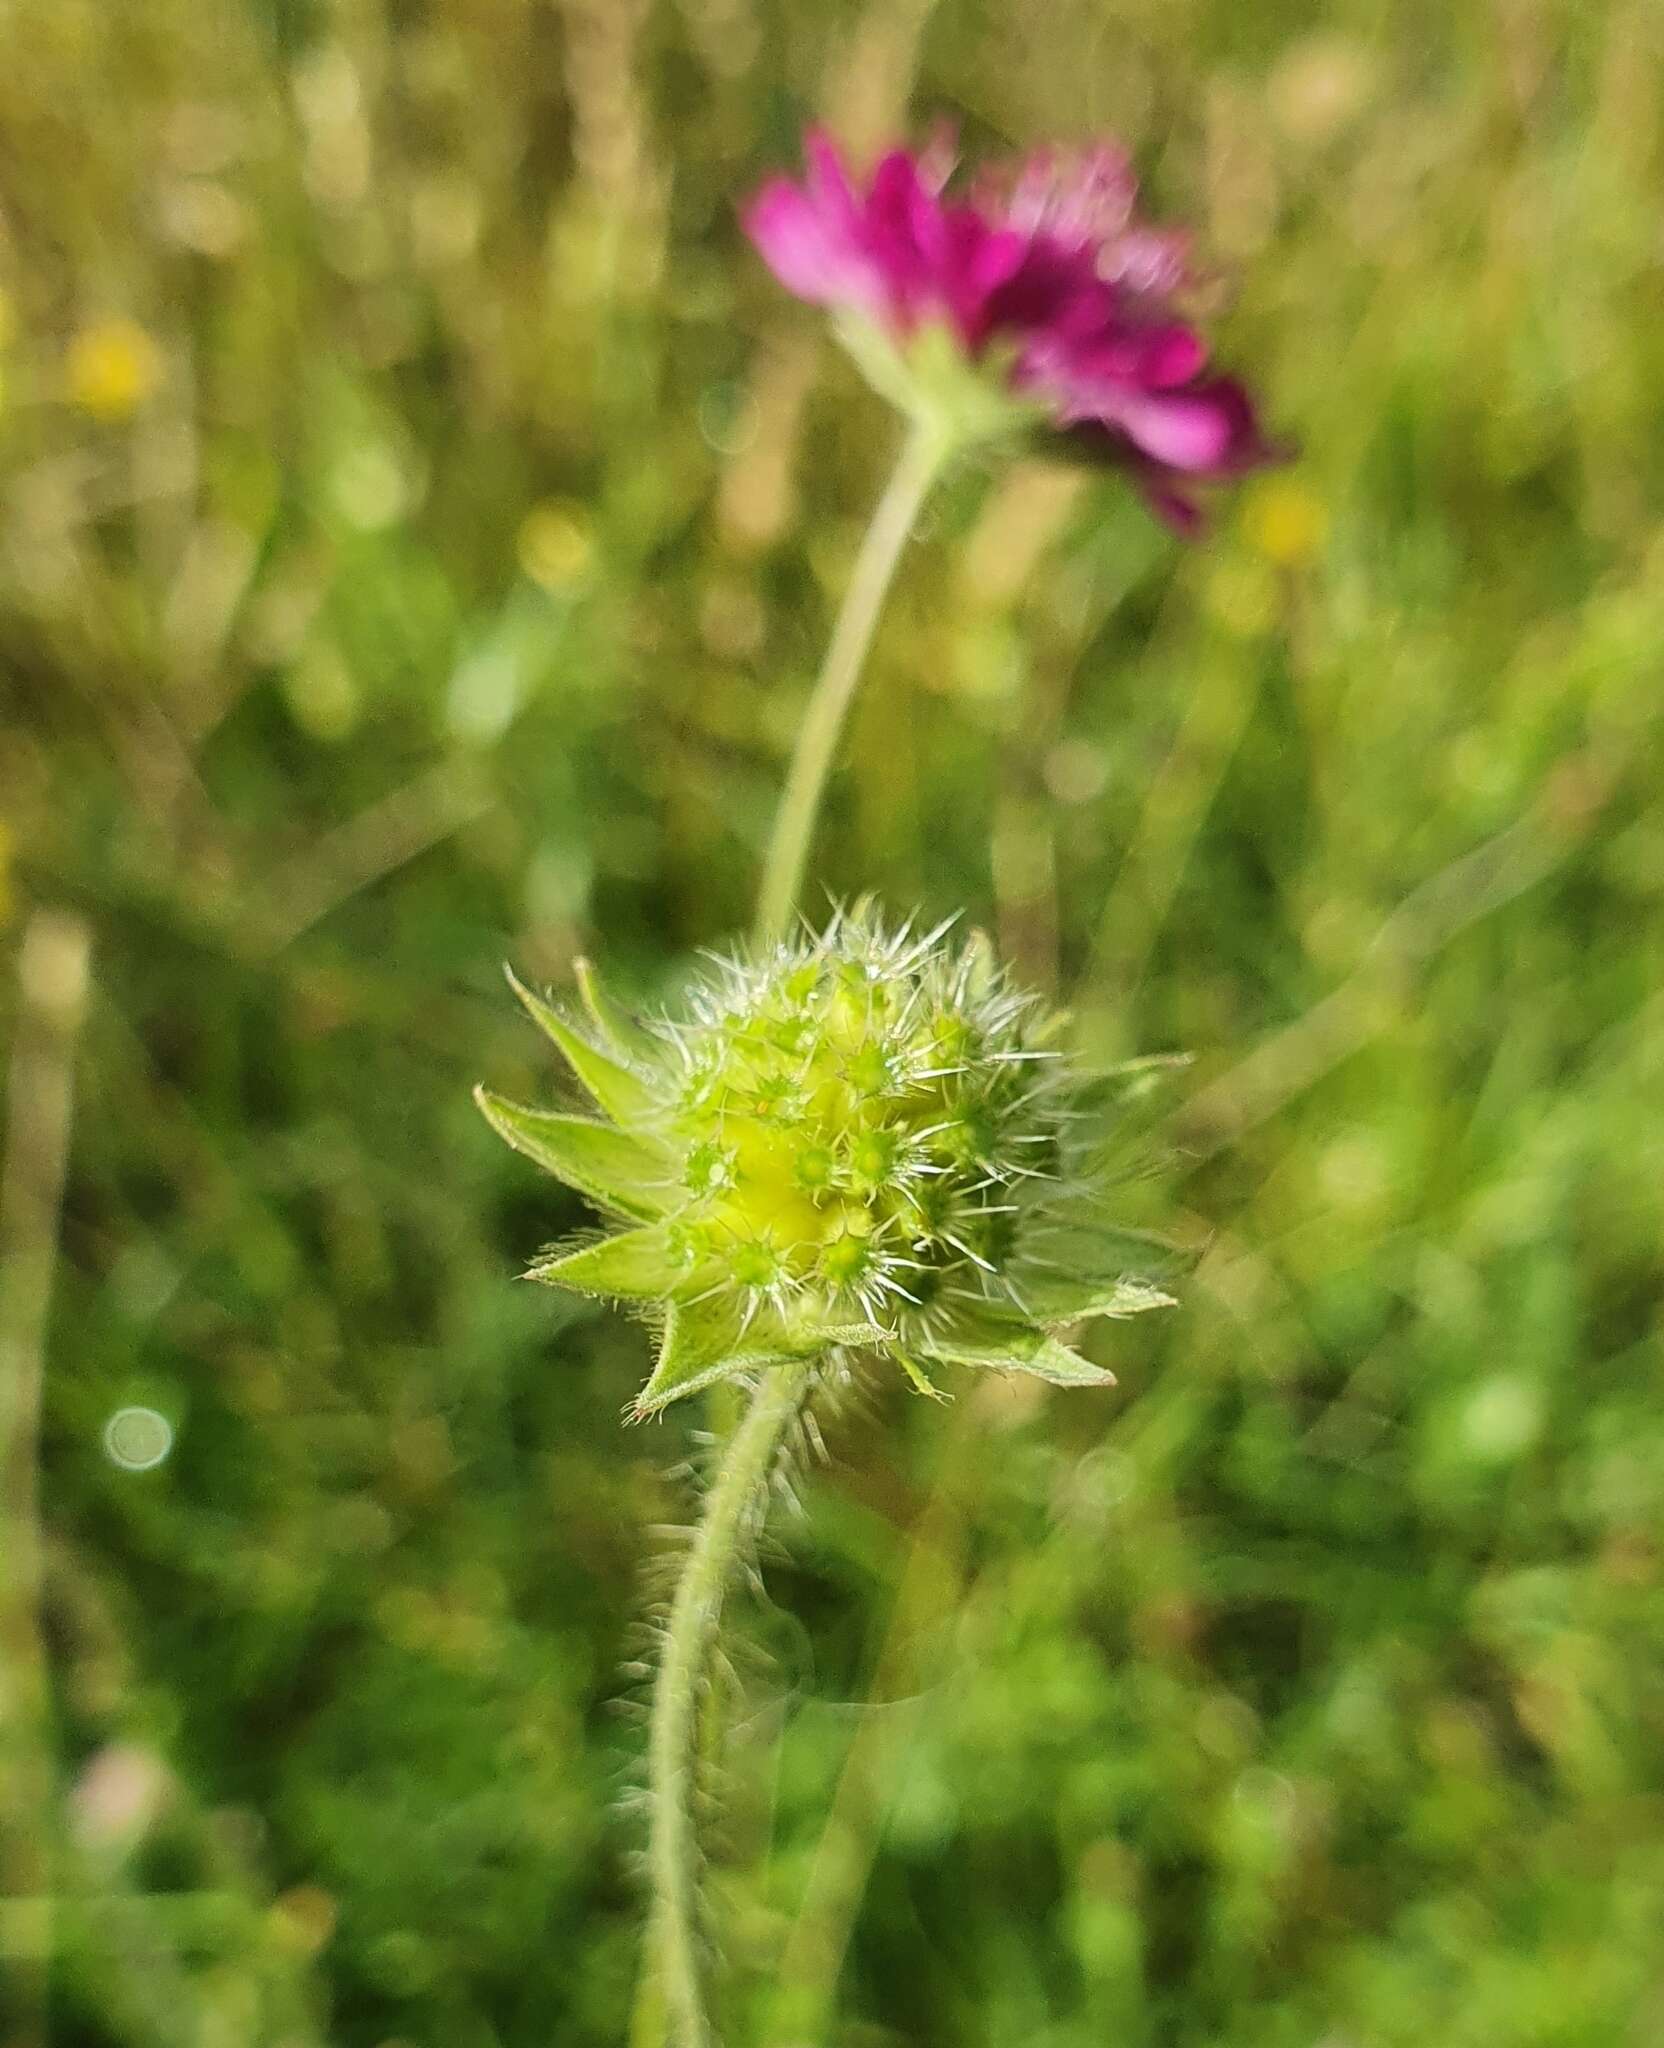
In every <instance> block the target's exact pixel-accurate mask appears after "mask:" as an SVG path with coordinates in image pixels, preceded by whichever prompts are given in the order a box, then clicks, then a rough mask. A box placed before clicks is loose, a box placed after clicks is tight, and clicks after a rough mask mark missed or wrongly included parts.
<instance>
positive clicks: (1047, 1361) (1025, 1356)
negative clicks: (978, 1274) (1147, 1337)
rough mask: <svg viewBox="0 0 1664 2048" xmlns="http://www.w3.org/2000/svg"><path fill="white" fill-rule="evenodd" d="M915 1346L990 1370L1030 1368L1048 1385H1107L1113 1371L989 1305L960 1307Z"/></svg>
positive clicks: (1111, 1383) (955, 1362)
mask: <svg viewBox="0 0 1664 2048" xmlns="http://www.w3.org/2000/svg"><path fill="white" fill-rule="evenodd" d="M919 1349H920V1350H922V1351H924V1352H926V1353H928V1354H929V1356H930V1357H932V1358H942V1359H946V1360H948V1361H949V1362H950V1363H951V1364H953V1365H974V1366H980V1367H982V1368H983V1369H985V1370H990V1371H994V1372H1026V1373H1032V1374H1033V1375H1034V1377H1035V1378H1036V1379H1042V1380H1050V1382H1051V1383H1052V1385H1053V1386H1054V1387H1112V1386H1114V1384H1115V1375H1114V1373H1112V1372H1106V1371H1105V1370H1104V1368H1103V1367H1102V1366H1101V1365H1094V1364H1093V1363H1092V1362H1091V1360H1090V1359H1087V1358H1082V1357H1081V1356H1080V1355H1079V1353H1078V1352H1074V1351H1071V1350H1070V1349H1069V1347H1068V1345H1066V1344H1060V1343H1059V1342H1058V1341H1057V1339H1056V1338H1055V1337H1051V1336H1048V1335H1047V1333H1046V1332H1045V1331H1044V1330H1037V1329H1035V1328H1034V1326H1033V1324H1031V1323H1021V1322H1018V1321H1016V1320H1015V1319H1014V1318H1009V1317H1006V1316H1002V1315H999V1314H997V1313H996V1312H995V1311H993V1310H986V1311H980V1310H974V1309H970V1310H967V1311H965V1313H964V1314H962V1315H960V1316H957V1317H956V1318H955V1319H954V1321H953V1322H952V1323H951V1324H949V1325H947V1326H945V1327H944V1328H942V1329H940V1330H933V1331H932V1332H931V1333H930V1335H929V1336H928V1337H926V1338H924V1339H922V1340H921V1342H920V1344H919Z"/></svg>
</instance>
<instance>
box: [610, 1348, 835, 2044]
mask: <svg viewBox="0 0 1664 2048" xmlns="http://www.w3.org/2000/svg"><path fill="white" fill-rule="evenodd" d="M811 1369H812V1361H811V1360H808V1359H800V1360H794V1361H792V1362H790V1363H788V1364H783V1365H775V1366H770V1367H769V1369H768V1370H767V1371H766V1372H765V1373H764V1374H763V1375H762V1377H761V1379H760V1380H759V1381H758V1383H757V1390H756V1392H755V1393H754V1394H753V1395H752V1397H751V1403H750V1406H749V1407H748V1408H747V1409H746V1411H745V1414H744V1416H743V1418H742V1419H741V1421H740V1424H739V1427H738V1428H737V1429H736V1430H735V1431H734V1433H733V1435H732V1436H731V1437H730V1438H729V1439H728V1441H727V1442H726V1443H725V1444H724V1445H723V1446H722V1447H721V1453H720V1457H719V1461H718V1463H717V1466H716V1469H715V1473H714V1475H713V1477H712V1480H711V1485H710V1490H709V1492H708V1493H707V1494H706V1496H705V1512H704V1514H703V1516H702V1517H701V1519H700V1522H699V1526H698V1528H697V1530H696V1531H695V1532H694V1539H693V1547H692V1549H691V1550H690V1551H689V1552H688V1556H687V1562H686V1564H685V1565H684V1566H683V1567H682V1575H681V1578H680V1579H679V1581H678V1582H677V1586H676V1596H675V1599H674V1600H673V1601H672V1603H671V1608H670V1622H669V1626H668V1628H667V1629H666V1631H665V1638H664V1654H663V1658H662V1660H661V1662H660V1664H659V1671H658V1678H657V1682H656V1683H655V1685H654V1688H653V1711H652V1720H651V1723H650V1726H649V1731H648V1741H647V1763H648V1783H649V1790H650V1794H651V1802H652V1803H651V1820H650V1822H649V1832H648V1839H647V1866H648V1876H649V1880H650V1883H651V1887H652V1925H651V1928H650V1930H649V1955H650V1966H649V1970H648V1973H647V1978H646V1980H645V1982H644V1985H643V1989H642V1994H641V1997H642V2003H643V2006H644V2007H647V2008H649V2010H650V2011H651V2012H652V2013H653V2014H654V2016H655V2017H654V2018H648V2019H647V2020H646V2024H643V2023H642V2020H643V2017H644V2016H643V2015H642V2014H640V2013H639V2012H638V2024H637V2027H636V2029H635V2034H634V2038H637V2039H641V2038H644V2037H647V2038H650V2037H651V2035H653V2034H656V2035H657V2037H658V2038H659V2039H661V2040H663V2041H665V2042H667V2043H668V2048H711V2044H712V2042H713V2039H714V2037H713V2035H712V2032H711V2025H710V2021H709V2019H708V2017H707V2016H706V2012H705V2000H704V1991H703V1986H702V1982H701V1979H702V1972H701V1970H700V1963H699V1947H700V1937H699V1925H698V1873H699V1842H698V1836H697V1830H696V1825H695V1819H694V1793H695V1788H696V1780H697V1777H698V1766H699V1722H700V1702H701V1700H702V1699H703V1696H704V1690H705V1678H706V1666H707V1664H708V1662H709V1660H710V1653H711V1646H712V1644H713V1643H714V1642H715V1640H716V1632H717V1624H718V1623H719V1621H720V1620H721V1618H722V1602H723V1597H724V1595H725V1593H726V1592H727V1588H728V1582H729V1579H730V1578H731V1577H732V1575H733V1571H734V1566H735V1563H736V1561H737V1559H738V1558H739V1556H740V1555H741V1553H742V1550H743V1548H744V1546H745V1545H746V1543H748V1542H749V1540H750V1539H751V1537H752V1535H753V1533H754V1532H755V1530H756V1528H757V1526H758V1525H759V1524H760V1523H761V1521H762V1518H763V1511H764V1509H765V1508H766V1506H767V1503H768V1489H769V1479H770V1476H771V1475H772V1473H773V1471H774V1466H775V1460H776V1458H777V1457H778V1455H779V1451H780V1445H781V1441H782V1439H783V1438H784V1436H785V1434H786V1431H787V1430H788V1429H789V1428H790V1426H791V1424H792V1421H793V1419H794V1418H795V1417H796V1415H797V1412H798V1409H799V1408H800V1406H801V1405H802V1401H803V1395H804V1392H805V1390H806V1388H807V1385H808V1380H809V1374H810V1371H811Z"/></svg>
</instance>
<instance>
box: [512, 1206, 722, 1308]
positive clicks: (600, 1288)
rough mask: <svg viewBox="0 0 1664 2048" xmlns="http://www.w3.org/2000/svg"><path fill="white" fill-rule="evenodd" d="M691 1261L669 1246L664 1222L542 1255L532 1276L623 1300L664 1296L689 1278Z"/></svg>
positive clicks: (550, 1284)
mask: <svg viewBox="0 0 1664 2048" xmlns="http://www.w3.org/2000/svg"><path fill="white" fill-rule="evenodd" d="M689 1277H690V1276H689V1274H688V1269H687V1267H686V1265H685V1264H684V1263H683V1262H682V1261H681V1260H679V1259H678V1258H677V1257H676V1256H675V1255H674V1253H673V1252H672V1251H671V1249H670V1237H669V1233H668V1232H667V1231H666V1230H665V1229H664V1227H663V1226H662V1225H660V1224H654V1225H650V1226H649V1227H648V1228H647V1229H645V1230H625V1231H621V1232H620V1233H619V1235H618V1236H616V1237H603V1238H601V1239H600V1240H599V1241H598V1242H597V1243H595V1244H586V1245H581V1246H579V1248H578V1249H577V1250H576V1251H571V1252H560V1253H557V1254H556V1255H555V1256H554V1257H553V1258H547V1259H539V1260H538V1261H537V1262H536V1264H535V1265H532V1266H529V1267H528V1268H527V1269H526V1278H527V1279H528V1280H540V1281H541V1282H542V1283H543V1284H544V1286H546V1287H570V1288H572V1289H573V1291H574V1292H575V1293H578V1294H606V1295H611V1296H612V1297H613V1298H614V1299H615V1300H619V1301H662V1300H665V1299H666V1298H667V1297H669V1296H671V1295H673V1294H674V1293H675V1292H676V1290H677V1289H678V1288H679V1287H686V1286H687V1285H688V1284H689Z"/></svg>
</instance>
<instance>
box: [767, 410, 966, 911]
mask: <svg viewBox="0 0 1664 2048" xmlns="http://www.w3.org/2000/svg"><path fill="white" fill-rule="evenodd" d="M946 454H947V447H946V443H945V441H944V439H943V437H942V436H941V435H940V434H937V433H932V432H931V431H930V430H929V429H927V428H924V427H915V428H914V429H913V431H912V433H911V434H910V435H909V436H908V438H907V440H906V442H905V443H904V444H903V447H902V451H901V455H900V457H899V459H898V460H897V463H896V466H895V469H894V471H893V472H892V474H891V477H890V481H889V483H888V484H887V485H886V486H885V489H884V495H883V497H882V498H880V499H879V501H878V508H877V510H876V511H875V512H874V513H873V518H872V524H871V525H870V526H869V527H868V528H867V534H866V538H865V540H863V541H862V543H861V552H860V554H859V555H858V556H857V557H856V560H855V567H854V569H853V571H852V572H851V574H850V579H849V588H848V589H847V590H846V591H845V592H844V601H843V605H842V608H841V609H840V611H839V613H838V622H837V624H836V626H834V628H833V629H832V639H831V643H830V645H829V646H828V647H827V650H826V660H825V662H824V663H823V665H822V667H821V672H820V675H819V676H818V677H817V679H816V681H815V687H814V691H813V693H812V694H811V696H810V698H809V708H808V710H807V711H806V712H805V713H804V717H803V724H802V727H801V728H800V730H799V732H798V736H797V745H796V747H795V749H794V750H793V753H792V761H791V767H790V768H789V770H788V771H787V774H786V787H785V790H784V793H783V794H782V796H781V798H780V808H779V810H778V811H777V812H776V814H775V819H774V836H773V838H772V839H771V840H770V842H769V849H768V858H767V860H766V861H765V863H764V865H763V879H762V885H761V887H760V889H759V891H758V897H757V921H756V927H755V935H756V937H757V938H758V940H759V941H761V942H763V943H765V944H766V943H768V942H770V941H772V940H775V939H778V938H780V937H781V936H782V935H783V934H784V932H785V930H786V928H787V926H788V925H789V924H790V922H791V916H792V910H793V907H794V906H795V904H796V902H797V897H798V892H799V891H800V890H801V888H802V886H803V874H804V870H805V868H806V867H807V866H808V863H809V846H810V842H811V841H812V840H813V838H814V836H815V826H816V823H817V821H818V820H819V817H820V808H821V800H822V798H823V797H824V795H825V793H826V782H827V777H828V776H829V775H830V774H831V771H832V762H833V760H834V758H835V756H836V754H837V751H838V741H839V738H840V736H841V735H842V733H843V729H844V724H845V721H846V720H847V718H848V716H849V707H850V705H851V704H852V703H853V702H854V701H855V691H856V686H857V685H858V684H859V682H860V680H861V671H862V669H863V668H864V667H865V666H866V659H867V650H868V649H869V648H870V647H871V645H872V636H873V630H874V628H875V627H876V626H877V624H878V615H879V612H880V611H881V610H882V609H883V605H884V599H885V596H886V595H887V593H888V591H889V588H890V585H891V583H892V582H893V581H894V579H895V573H896V566H897V564H898V563H899V562H900V560H901V554H902V549H903V548H904V547H905V546H906V545H907V536H908V535H909V534H910V533H911V532H912V530H913V525H914V522H915V521H916V520H917V518H918V516H919V510H920V507H921V506H922V505H923V504H924V501H925V498H926V497H927V495H928V494H929V491H930V487H931V485H932V484H933V483H934V482H935V480H936V478H937V477H938V476H939V475H940V473H941V469H942V464H943V461H944V459H945V457H946Z"/></svg>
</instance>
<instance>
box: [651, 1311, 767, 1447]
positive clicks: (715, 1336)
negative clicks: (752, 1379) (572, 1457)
mask: <svg viewBox="0 0 1664 2048" xmlns="http://www.w3.org/2000/svg"><path fill="white" fill-rule="evenodd" d="M742 1322H743V1318H742V1315H741V1312H740V1310H739V1308H738V1306H737V1305H736V1303H735V1300H734V1297H733V1295H732V1294H728V1293H724V1294H718V1295H714V1296H712V1297H710V1298H709V1299H707V1300H705V1301H689V1302H683V1301H673V1302H671V1304H670V1308H669V1313H668V1314H667V1315H666V1317H665V1324H664V1335H663V1337H662V1339H661V1340H660V1343H659V1355H658V1358H657V1360H656V1362H655V1363H654V1366H653V1374H652V1377H651V1378H650V1379H649V1380H648V1382H647V1384H646V1386H644V1387H643V1388H642V1390H641V1392H640V1393H639V1394H638V1395H637V1396H636V1398H635V1414H636V1416H637V1417H638V1419H639V1418H640V1417H641V1416H644V1415H655V1414H657V1413H658V1411H659V1410H660V1409H661V1408H664V1407H667V1406H668V1405H669V1404H670V1403H671V1402H672V1401H679V1400H680V1399H681V1398H682V1396H683V1395H684V1394H696V1393H698V1391H699V1389H700V1388H701V1387H708V1386H712V1385H714V1384H715V1382H716V1381H718V1380H723V1379H732V1378H735V1377H737V1376H738V1375H739V1374H741V1373H746V1372H752V1371H754V1370H755V1369H756V1368H757V1367H758V1366H764V1365H783V1364H784V1363H785V1362H786V1360H787V1359H789V1358H791V1357H792V1356H794V1355H801V1352H797V1353H795V1354H794V1350H793V1348H792V1347H791V1346H789V1345H788V1344H787V1343H786V1342H785V1340H784V1339H785V1333H784V1332H783V1331H782V1330H781V1328H780V1326H779V1323H778V1321H777V1320H776V1319H775V1318H774V1317H773V1316H772V1315H757V1316H754V1317H753V1318H752V1319H751V1322H750V1323H749V1324H748V1325H746V1326H745V1327H743V1328H742Z"/></svg>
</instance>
